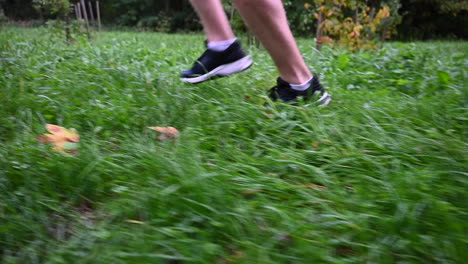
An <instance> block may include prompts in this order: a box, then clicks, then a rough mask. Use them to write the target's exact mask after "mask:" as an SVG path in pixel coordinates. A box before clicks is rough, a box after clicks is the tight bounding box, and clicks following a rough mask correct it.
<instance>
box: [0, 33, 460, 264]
mask: <svg viewBox="0 0 468 264" xmlns="http://www.w3.org/2000/svg"><path fill="white" fill-rule="evenodd" d="M299 45H300V47H301V50H302V51H303V54H304V57H305V59H306V61H307V63H308V64H309V65H310V66H311V68H312V69H314V70H315V71H316V72H317V74H319V75H320V76H321V77H322V80H323V83H324V85H325V86H326V87H327V88H328V90H329V92H330V93H331V94H332V96H333V102H332V104H331V105H330V106H329V107H327V108H316V107H309V108H304V107H291V106H286V105H281V104H273V105H271V104H270V105H269V106H265V102H268V99H267V98H266V96H265V95H266V91H267V89H268V88H270V87H271V86H273V85H274V84H275V83H274V82H275V78H276V77H277V75H278V74H277V72H276V69H275V67H274V66H273V63H272V61H271V59H270V58H269V57H268V54H267V53H266V52H265V51H263V50H257V49H253V48H252V49H250V50H249V53H250V54H252V55H253V57H254V60H255V65H254V67H253V68H251V69H250V70H249V71H248V72H245V73H242V74H238V75H236V76H233V77H229V78H223V79H218V80H213V81H211V82H207V83H203V84H200V85H196V86H193V85H186V84H182V83H181V82H180V81H179V79H178V73H179V72H180V71H181V70H183V69H185V68H187V67H189V66H190V65H191V63H192V61H193V60H194V59H196V58H197V56H198V55H199V54H200V53H201V52H202V51H203V37H202V36H199V35H164V34H155V33H123V32H109V33H102V34H99V35H96V36H95V37H94V39H92V40H91V41H87V40H78V41H77V42H75V43H74V44H73V45H70V46H67V45H65V44H64V43H63V41H62V40H58V39H55V38H52V37H51V36H50V34H49V33H48V32H47V31H45V30H43V29H34V30H31V29H28V30H25V29H15V28H7V29H3V31H2V32H1V37H0V144H1V147H0V262H1V263H8V264H10V263H93V264H98V263H106V264H107V263H171V264H174V263H221V264H224V263H246V264H247V263H249V264H251V263H463V262H464V261H465V260H466V259H468V256H467V253H466V248H467V242H468V241H467V238H466V237H467V236H466V235H467V224H466V223H468V219H467V204H468V203H467V202H468V201H467V197H466V191H467V177H466V176H467V168H466V143H465V139H466V134H467V131H466V121H467V112H466V104H467V89H466V87H467V63H468V57H467V55H466V54H468V44H467V43H466V42H428V43H390V44H386V45H385V46H384V47H383V48H382V49H381V50H378V51H375V52H361V53H348V52H346V51H342V50H334V49H330V48H324V49H323V50H322V51H320V52H318V51H316V50H314V49H313V46H314V44H313V42H312V41H311V40H299ZM47 123H52V124H57V125H61V126H65V127H74V128H76V129H77V130H78V131H79V133H80V135H81V142H80V154H79V155H75V156H64V155H62V154H59V153H54V152H52V151H51V150H50V147H48V146H45V145H41V144H40V143H38V142H37V140H36V136H37V135H40V134H43V133H45V132H46V131H45V129H44V125H45V124H47ZM148 126H174V127H176V128H178V129H179V130H180V131H181V135H180V137H179V138H178V139H177V140H176V141H163V142H160V141H157V140H156V139H155V138H156V133H154V131H150V130H149V129H147V127H148Z"/></svg>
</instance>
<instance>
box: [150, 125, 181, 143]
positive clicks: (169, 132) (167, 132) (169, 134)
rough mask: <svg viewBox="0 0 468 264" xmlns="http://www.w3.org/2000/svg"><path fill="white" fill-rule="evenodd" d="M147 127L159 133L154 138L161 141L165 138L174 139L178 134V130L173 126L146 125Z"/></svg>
mask: <svg viewBox="0 0 468 264" xmlns="http://www.w3.org/2000/svg"><path fill="white" fill-rule="evenodd" d="M148 128H149V129H152V130H156V131H158V132H160V133H161V135H159V136H158V137H157V138H156V139H157V140H159V141H163V140H166V139H175V138H176V137H177V136H178V135H179V134H180V132H179V130H177V129H176V128H174V127H148Z"/></svg>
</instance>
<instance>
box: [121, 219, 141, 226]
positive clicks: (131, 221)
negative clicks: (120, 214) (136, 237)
mask: <svg viewBox="0 0 468 264" xmlns="http://www.w3.org/2000/svg"><path fill="white" fill-rule="evenodd" d="M125 222H127V223H130V224H138V225H143V224H144V223H145V222H142V221H138V220H132V219H128V220H125Z"/></svg>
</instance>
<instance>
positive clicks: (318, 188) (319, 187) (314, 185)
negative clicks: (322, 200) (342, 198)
mask: <svg viewBox="0 0 468 264" xmlns="http://www.w3.org/2000/svg"><path fill="white" fill-rule="evenodd" d="M304 186H307V187H309V188H311V189H314V190H328V188H327V187H325V186H322V185H318V184H312V183H304Z"/></svg>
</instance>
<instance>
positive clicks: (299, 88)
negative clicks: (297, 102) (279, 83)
mask: <svg viewBox="0 0 468 264" xmlns="http://www.w3.org/2000/svg"><path fill="white" fill-rule="evenodd" d="M313 78H314V76H312V77H311V78H310V79H309V80H307V82H305V83H302V84H291V83H290V84H289V85H290V86H291V88H292V89H294V90H297V91H305V90H307V88H309V87H310V82H311V81H312V79H313Z"/></svg>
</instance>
